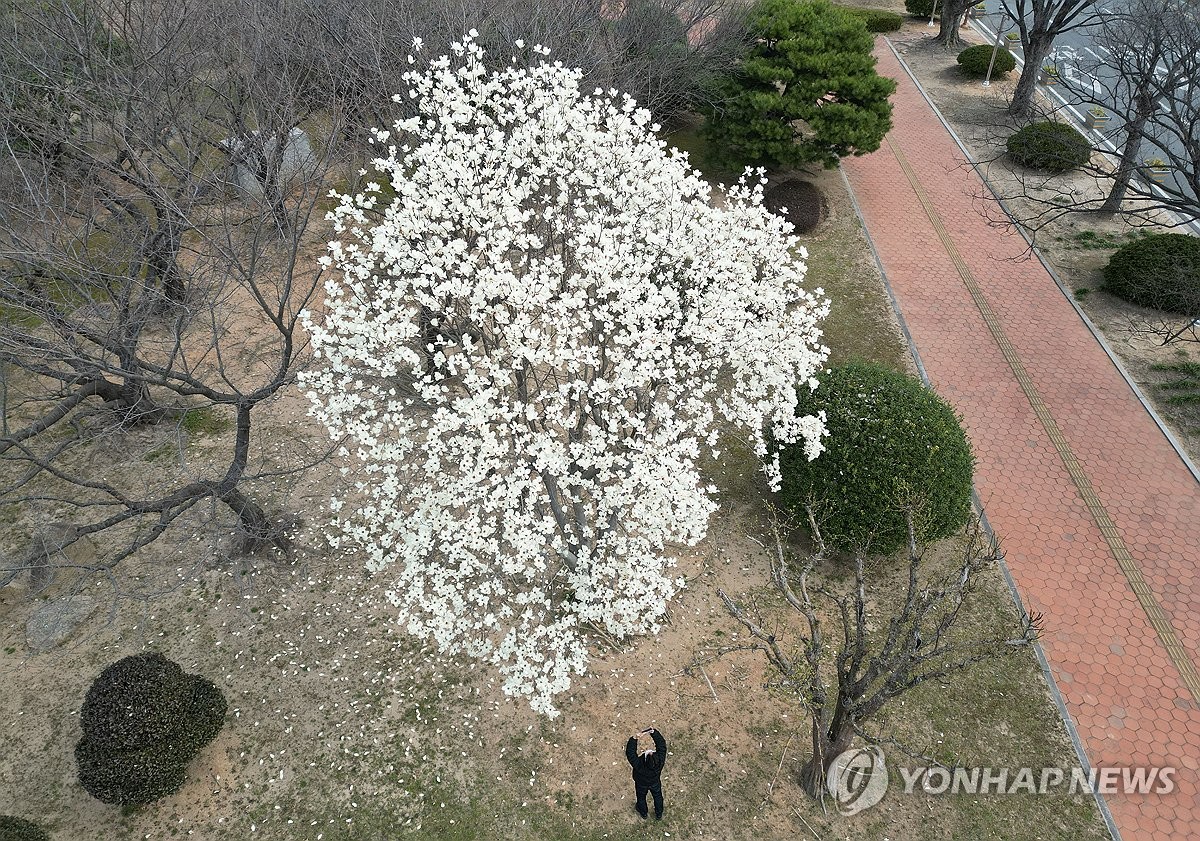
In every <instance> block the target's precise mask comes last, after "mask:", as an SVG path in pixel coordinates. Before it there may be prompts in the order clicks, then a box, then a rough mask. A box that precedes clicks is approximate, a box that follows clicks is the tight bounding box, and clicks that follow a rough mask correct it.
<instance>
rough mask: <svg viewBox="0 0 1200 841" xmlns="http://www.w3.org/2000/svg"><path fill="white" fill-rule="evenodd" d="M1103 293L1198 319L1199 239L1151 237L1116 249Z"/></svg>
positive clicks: (1199, 306)
mask: <svg viewBox="0 0 1200 841" xmlns="http://www.w3.org/2000/svg"><path fill="white" fill-rule="evenodd" d="M1103 289H1104V290H1105V291H1106V292H1111V293H1112V294H1113V295H1116V296H1117V297H1118V298H1123V299H1125V300H1126V301H1129V302H1130V303H1133V304H1139V305H1140V306H1144V307H1153V308H1154V309H1158V310H1164V311H1166V312H1172V313H1178V314H1179V315H1185V316H1188V317H1189V318H1200V238H1197V237H1194V236H1190V235H1188V234H1151V235H1150V236H1147V237H1143V238H1142V239H1137V240H1134V241H1133V242H1130V243H1128V244H1126V245H1123V246H1121V247H1120V248H1118V249H1117V251H1116V253H1114V254H1113V255H1112V257H1111V258H1110V259H1109V261H1108V265H1107V266H1105V267H1104V284H1103Z"/></svg>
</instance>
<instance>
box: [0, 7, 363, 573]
mask: <svg viewBox="0 0 1200 841" xmlns="http://www.w3.org/2000/svg"><path fill="white" fill-rule="evenodd" d="M9 14H10V15H11V16H12V20H13V21H14V22H15V23H14V26H13V27H12V28H8V27H6V30H5V41H4V42H3V45H2V47H0V50H2V51H3V53H2V54H3V57H4V61H3V65H2V66H3V67H4V68H5V70H6V72H10V71H11V70H12V69H13V68H21V73H20V74H19V75H17V76H15V77H14V75H12V74H11V72H10V75H9V76H8V78H7V79H6V80H5V81H6V83H13V84H14V85H15V87H16V91H17V93H16V95H15V96H13V97H12V98H11V99H10V102H12V103H14V105H15V106H16V107H15V108H13V109H12V110H10V111H9V112H8V113H7V114H6V119H5V120H4V122H3V125H2V128H3V132H4V136H3V143H4V147H3V152H4V154H3V156H2V157H0V169H3V171H4V176H5V181H6V183H7V184H9V185H10V186H11V187H13V191H12V195H11V196H10V197H9V198H10V199H11V204H10V205H9V207H8V208H7V210H6V211H5V213H4V215H3V217H0V314H2V317H0V364H3V366H4V385H5V388H4V391H3V398H4V401H5V406H4V408H5V427H4V429H3V435H2V438H0V455H2V457H3V458H2V461H0V494H2V495H3V497H2V498H3V500H4V502H5V503H9V504H16V505H19V506H22V507H24V508H25V509H26V510H28V511H30V512H36V514H35V515H36V516H37V517H38V518H39V519H40V520H41V521H42V523H41V524H42V525H43V526H45V527H47V529H48V530H49V531H52V532H53V538H52V539H46V538H45V536H44V535H42V536H39V535H37V534H35V535H34V540H33V541H32V542H31V543H30V544H29V545H27V546H25V547H23V548H21V549H19V550H18V551H17V552H16V553H15V554H14V555H13V556H11V557H10V558H8V559H6V560H0V583H8V582H9V581H12V580H13V579H14V577H15V576H16V575H17V574H18V573H19V572H21V571H22V570H24V569H29V570H32V571H33V572H34V573H35V578H38V579H40V580H42V581H44V580H45V578H46V577H47V570H50V569H54V568H74V569H76V570H77V571H80V572H82V573H83V574H85V575H87V574H91V573H102V574H104V573H108V572H110V571H111V570H113V569H114V568H115V567H116V565H117V564H119V563H120V562H122V561H123V560H125V559H127V558H129V557H130V556H131V555H133V554H134V553H136V552H137V551H138V550H139V549H141V548H142V547H144V546H146V545H148V544H150V543H151V542H153V541H155V540H156V539H158V538H159V537H160V536H162V535H163V534H164V533H165V532H166V531H167V530H168V529H169V528H170V527H171V526H172V525H173V524H175V523H176V522H177V521H179V520H180V518H181V517H183V516H184V515H185V514H187V513H188V512H190V511H193V510H194V509H196V508H197V506H198V505H200V504H201V503H203V502H205V501H206V500H209V501H217V502H219V503H220V504H221V505H222V506H223V507H224V508H225V509H226V510H227V511H228V512H230V513H231V514H232V515H233V517H234V519H235V522H237V523H238V524H239V525H240V528H241V534H242V540H241V546H240V548H241V549H243V550H246V551H254V550H258V549H261V548H265V547H268V546H275V547H284V546H286V534H285V531H284V529H283V523H281V522H280V521H279V520H278V519H276V518H275V517H273V516H272V514H271V512H270V511H269V510H267V508H266V507H265V506H264V504H263V502H262V501H261V500H260V499H256V498H255V497H254V495H253V494H252V493H251V492H250V488H251V487H252V486H253V483H254V482H255V481H256V480H258V479H263V478H265V477H268V476H270V475H271V474H272V467H271V466H269V465H264V464H261V463H258V464H255V463H254V460H253V458H252V439H253V433H254V429H255V426H254V420H255V418H257V417H258V416H259V415H261V414H262V409H263V407H264V406H266V405H268V404H269V403H270V402H271V401H272V400H273V399H274V398H275V397H277V396H278V395H279V394H280V392H281V390H283V389H284V388H286V387H287V386H288V385H290V384H291V383H292V382H293V379H294V376H295V373H296V371H297V369H298V367H299V366H300V365H301V364H302V363H303V361H304V359H305V356H306V338H305V334H304V332H303V330H302V329H301V327H300V324H299V312H300V311H301V310H302V309H303V308H305V307H307V306H309V305H310V304H311V303H312V302H313V301H314V299H315V295H316V291H317V284H318V281H319V277H320V267H319V265H318V264H317V263H316V261H315V258H314V257H312V256H309V255H308V254H306V253H305V248H306V247H307V246H308V238H306V233H307V232H308V229H309V226H310V223H311V221H312V219H313V218H314V214H317V217H318V218H319V215H320V210H321V207H320V205H319V201H320V200H321V198H322V196H323V195H324V192H325V190H326V189H327V184H326V183H325V179H326V177H327V175H328V174H329V173H330V171H331V169H332V167H333V165H334V163H335V162H336V160H337V143H336V138H337V136H338V122H339V120H340V115H339V114H338V113H337V112H336V111H335V110H332V109H327V110H324V111H322V112H320V113H316V112H313V111H312V110H311V109H309V108H307V107H306V106H305V105H304V104H303V103H301V102H300V101H299V100H298V97H297V96H296V89H297V87H298V83H297V80H298V79H299V78H301V76H302V73H301V71H300V70H299V69H296V68H293V67H290V66H288V65H286V64H281V62H280V61H279V54H280V53H281V52H282V50H280V49H278V47H279V43H280V41H281V40H283V39H286V38H287V37H289V36H290V35H292V34H294V33H293V32H290V31H289V29H288V27H287V25H286V23H287V22H286V20H285V19H283V18H282V17H280V16H279V15H278V14H277V12H276V10H275V9H274V8H273V4H268V3H259V4H244V3H238V2H233V1H232V0H230V2H222V0H209V2H205V3H202V4H198V5H196V6H192V5H189V4H161V3H156V2H154V1H153V0H124V2H122V3H105V2H99V0H55V2H46V3H42V4H37V5H31V6H21V7H11V8H10V11H9ZM64 68H66V72H64ZM268 70H269V71H270V72H268ZM45 103H54V108H47V107H45ZM56 111H58V112H59V113H61V114H66V115H67V116H66V118H65V120H64V119H59V118H58V117H57V116H56V114H55V112H56ZM302 124H303V125H304V126H307V127H308V129H309V130H310V131H313V132H320V134H321V135H322V137H321V141H322V142H320V143H312V144H309V143H308V142H307V140H306V138H307V135H306V134H304V133H303V130H300V126H301V125H302ZM298 130H300V134H299V135H298V134H297V131H298ZM302 140H303V142H301V141H302ZM197 410H204V411H206V412H208V413H209V414H210V415H212V416H214V417H218V418H220V419H222V420H223V421H224V422H225V423H227V424H228V425H229V426H230V427H231V429H232V435H231V436H230V438H231V440H230V441H229V443H228V447H227V449H225V451H224V452H222V453H220V454H218V455H215V456H214V457H213V458H212V459H211V460H210V463H208V464H194V465H193V464H191V463H190V462H189V460H188V459H187V458H186V453H185V451H184V450H183V447H182V443H178V446H177V447H176V455H175V457H174V459H170V458H166V459H163V461H167V462H170V461H174V462H175V463H176V469H171V470H166V471H155V470H152V469H150V468H149V467H139V465H140V464H143V463H144V462H143V461H142V456H143V451H144V447H141V448H139V444H140V443H141V442H142V441H143V440H144V438H145V436H144V435H143V436H141V437H139V435H140V433H139V432H138V428H139V427H146V426H147V425H158V426H162V425H163V424H164V422H165V421H173V422H174V423H173V424H169V425H168V431H167V432H166V433H160V434H159V436H158V437H157V438H153V439H152V440H154V441H155V442H158V441H161V439H162V437H164V435H165V436H166V437H167V438H168V443H169V442H171V441H172V440H173V441H175V442H182V440H183V438H184V436H183V434H182V433H181V432H180V431H179V430H180V429H181V428H182V425H184V424H186V423H187V419H188V418H189V413H193V414H191V415H190V417H193V418H194V417H196V415H195V414H194V413H195V412H196V411H197ZM10 423H14V424H15V425H16V428H10V426H9V424H10ZM171 428H173V430H174V433H175V434H174V435H171ZM146 461H149V459H147V460H146ZM84 544H87V545H88V547H89V551H88V552H86V553H81V552H75V551H74V550H76V549H79V548H80V546H82V545H84ZM83 555H86V556H87V559H86V560H81V559H80V557H82V556H83Z"/></svg>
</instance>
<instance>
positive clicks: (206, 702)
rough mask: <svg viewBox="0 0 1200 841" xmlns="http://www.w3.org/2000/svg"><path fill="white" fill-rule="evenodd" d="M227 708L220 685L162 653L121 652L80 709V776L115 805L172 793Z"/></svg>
mask: <svg viewBox="0 0 1200 841" xmlns="http://www.w3.org/2000/svg"><path fill="white" fill-rule="evenodd" d="M225 710H226V704H225V697H224V695H222V694H221V690H219V689H218V688H217V687H216V686H215V685H214V684H213V683H211V682H210V681H208V680H206V679H204V678H202V677H200V676H198V675H189V674H185V673H184V672H183V670H182V669H181V668H180V667H179V665H178V664H177V663H173V662H172V661H170V660H168V659H167V658H165V657H163V656H162V655H161V654H155V653H147V654H138V655H135V656H133V657H126V658H124V659H122V660H118V661H117V662H116V663H113V664H112V665H111V666H109V667H108V668H107V669H105V670H104V671H103V672H101V673H100V676H99V677H97V678H96V680H95V681H94V682H93V683H92V686H91V688H90V689H89V690H88V693H87V697H86V698H85V700H84V703H83V708H82V710H81V711H80V725H81V727H82V730H83V738H82V739H80V741H79V744H78V745H76V747H75V759H76V762H77V764H78V766H79V782H80V783H81V784H82V785H83V787H84V788H85V789H87V791H88V792H89V793H90V794H91V795H92V796H93V797H95V798H96V799H98V800H101V801H103V802H105V803H114V804H118V805H136V804H141V803H149V802H151V801H152V800H157V799H158V798H160V797H163V796H165V795H168V794H171V793H173V792H175V791H177V790H178V789H179V787H180V786H181V785H183V780H184V777H185V774H186V766H187V763H188V762H189V761H190V760H191V759H192V757H193V756H195V755H196V753H197V752H198V751H199V750H200V749H201V748H202V747H204V746H205V745H206V744H208V743H209V742H211V741H212V740H213V738H214V737H215V736H216V735H217V733H218V732H219V731H220V729H221V726H222V724H223V723H224V721H225Z"/></svg>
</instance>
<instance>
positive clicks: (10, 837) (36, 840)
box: [0, 815, 50, 841]
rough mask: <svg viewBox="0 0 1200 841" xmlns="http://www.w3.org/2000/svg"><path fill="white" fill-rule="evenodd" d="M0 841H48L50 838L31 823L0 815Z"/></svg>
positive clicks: (22, 819) (44, 831)
mask: <svg viewBox="0 0 1200 841" xmlns="http://www.w3.org/2000/svg"><path fill="white" fill-rule="evenodd" d="M0 841H50V836H49V835H48V834H47V833H46V830H44V829H42V828H41V827H40V826H38V825H37V824H35V823H34V822H33V821H27V820H25V819H24V818H14V817H13V816H12V815H0Z"/></svg>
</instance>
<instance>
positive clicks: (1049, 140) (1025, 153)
mask: <svg viewBox="0 0 1200 841" xmlns="http://www.w3.org/2000/svg"><path fill="white" fill-rule="evenodd" d="M1007 145H1008V155H1009V157H1010V158H1012V159H1013V160H1014V161H1016V162H1017V163H1019V164H1020V165H1021V166H1025V167H1029V168H1030V169H1038V170H1042V171H1043V172H1070V171H1071V170H1073V169H1079V167H1081V166H1083V165H1084V164H1086V163H1087V162H1088V160H1089V159H1090V158H1091V156H1092V144H1091V143H1089V142H1088V139H1087V138H1086V137H1084V136H1083V135H1082V134H1080V133H1079V132H1078V131H1076V130H1075V129H1073V128H1071V127H1070V126H1069V125H1067V124H1066V123H1056V122H1054V121H1053V120H1045V121H1042V122H1037V123H1030V124H1029V125H1027V126H1025V127H1024V128H1023V129H1021V130H1020V131H1017V132H1015V133H1014V134H1013V135H1012V136H1010V137H1009V138H1008V144H1007Z"/></svg>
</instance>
